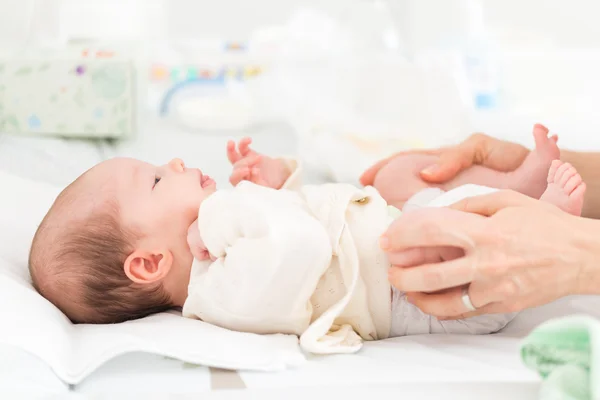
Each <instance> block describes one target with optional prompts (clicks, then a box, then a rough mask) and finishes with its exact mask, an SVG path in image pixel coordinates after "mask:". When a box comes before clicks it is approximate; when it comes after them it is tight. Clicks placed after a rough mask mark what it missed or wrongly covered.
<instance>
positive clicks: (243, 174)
mask: <svg viewBox="0 0 600 400" xmlns="http://www.w3.org/2000/svg"><path fill="white" fill-rule="evenodd" d="M248 179H250V168H248V167H247V166H240V167H239V168H236V169H234V170H233V172H232V173H231V176H230V177H229V182H230V183H231V184H232V185H233V186H237V185H238V183H240V182H241V181H245V180H248Z"/></svg>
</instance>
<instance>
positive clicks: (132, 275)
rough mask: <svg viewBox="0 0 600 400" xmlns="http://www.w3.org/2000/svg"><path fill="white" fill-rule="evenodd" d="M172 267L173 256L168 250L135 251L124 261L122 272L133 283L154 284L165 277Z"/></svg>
mask: <svg viewBox="0 0 600 400" xmlns="http://www.w3.org/2000/svg"><path fill="white" fill-rule="evenodd" d="M172 265H173V254H172V253H171V252H170V251H168V250H164V251H154V252H149V251H145V250H135V251H134V252H133V253H131V254H130V255H129V257H127V259H126V260H125V263H124V264H123V270H124V271H125V275H127V277H128V278H129V279H131V280H132V281H133V282H135V283H154V282H158V281H160V280H162V279H163V278H164V277H165V276H167V274H168V273H169V271H170V270H171V266H172Z"/></svg>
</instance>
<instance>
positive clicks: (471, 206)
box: [449, 190, 541, 217]
mask: <svg viewBox="0 0 600 400" xmlns="http://www.w3.org/2000/svg"><path fill="white" fill-rule="evenodd" d="M540 203H541V202H540V201H539V200H535V199H533V198H531V197H529V196H526V195H524V194H521V193H517V192H514V191H512V190H501V191H498V192H494V193H490V194H484V195H481V196H475V197H468V198H466V199H463V200H461V201H459V202H457V203H454V204H452V205H450V206H449V208H451V209H453V210H457V211H463V212H468V213H474V214H479V215H483V216H486V217H489V216H492V215H494V214H496V213H497V212H498V211H500V210H501V209H503V208H507V207H518V206H533V205H536V204H540Z"/></svg>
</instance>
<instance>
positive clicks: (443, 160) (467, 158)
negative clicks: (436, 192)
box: [421, 146, 473, 183]
mask: <svg viewBox="0 0 600 400" xmlns="http://www.w3.org/2000/svg"><path fill="white" fill-rule="evenodd" d="M465 150H466V149H465V148H463V147H462V146H458V147H456V148H454V149H452V150H447V151H446V152H444V153H442V154H441V155H440V157H439V159H438V160H437V162H436V163H435V164H433V165H430V166H428V167H427V168H425V169H423V170H422V171H421V178H423V180H425V181H427V182H431V183H444V182H447V181H449V180H450V179H452V178H454V177H455V176H456V175H458V173H459V172H461V171H462V170H464V169H466V168H468V167H470V166H471V165H473V154H470V153H468V152H466V151H465Z"/></svg>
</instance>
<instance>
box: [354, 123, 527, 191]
mask: <svg viewBox="0 0 600 400" xmlns="http://www.w3.org/2000/svg"><path fill="white" fill-rule="evenodd" d="M406 154H429V155H438V156H439V160H438V162H437V164H435V165H432V166H430V167H428V168H426V169H424V170H423V171H421V178H422V179H423V180H425V181H427V182H430V183H443V182H446V181H449V180H450V179H452V178H454V177H455V176H456V175H457V174H458V173H459V172H461V171H463V170H464V169H466V168H469V167H470V166H472V165H475V164H479V165H482V166H484V167H488V168H491V169H495V170H497V171H502V172H509V171H513V170H515V169H517V167H519V166H520V165H521V164H522V163H523V160H525V157H527V154H529V150H528V149H527V148H525V147H523V146H521V145H519V144H516V143H511V142H506V141H503V140H499V139H495V138H493V137H490V136H487V135H485V134H483V133H476V134H474V135H471V136H470V137H469V138H468V139H467V140H465V141H464V142H462V143H461V144H459V145H457V146H452V147H445V148H441V149H435V150H415V151H409V152H402V153H397V154H394V155H393V156H391V157H388V158H386V159H385V160H382V161H379V162H378V163H377V164H375V165H373V166H372V167H371V168H369V169H368V170H366V171H365V172H364V173H363V175H362V176H361V177H360V182H361V183H362V184H363V185H364V186H368V185H373V182H374V181H375V176H376V175H377V173H378V172H379V170H380V169H381V168H383V167H384V166H385V165H387V163H389V162H390V161H391V160H392V159H394V158H395V157H398V156H402V155H406Z"/></svg>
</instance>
